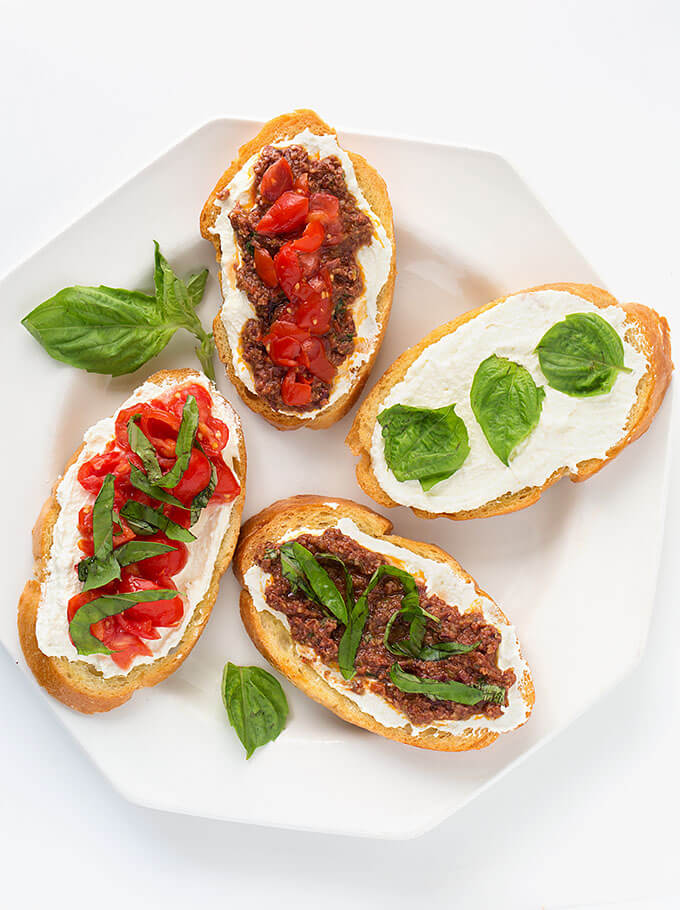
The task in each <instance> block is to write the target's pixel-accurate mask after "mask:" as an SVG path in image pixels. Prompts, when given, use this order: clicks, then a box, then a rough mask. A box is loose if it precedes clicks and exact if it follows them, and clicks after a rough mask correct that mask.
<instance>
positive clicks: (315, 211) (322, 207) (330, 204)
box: [307, 193, 340, 224]
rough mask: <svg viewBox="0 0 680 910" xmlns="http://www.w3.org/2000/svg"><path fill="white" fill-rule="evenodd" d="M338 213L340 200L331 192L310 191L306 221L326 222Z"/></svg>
mask: <svg viewBox="0 0 680 910" xmlns="http://www.w3.org/2000/svg"><path fill="white" fill-rule="evenodd" d="M339 214H340V200H339V199H338V197H337V196H333V195H332V194H331V193H312V195H311V196H310V197H309V214H308V215H307V220H308V221H320V222H321V223H322V224H328V223H329V222H330V221H332V220H333V219H334V218H337V217H338V215H339Z"/></svg>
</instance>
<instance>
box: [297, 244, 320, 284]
mask: <svg viewBox="0 0 680 910" xmlns="http://www.w3.org/2000/svg"><path fill="white" fill-rule="evenodd" d="M298 262H299V263H300V270H301V272H302V277H303V278H310V277H311V276H312V275H316V273H317V272H318V271H319V265H320V264H321V254H320V253H319V251H318V250H314V252H313V253H298Z"/></svg>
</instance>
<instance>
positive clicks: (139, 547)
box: [113, 540, 177, 566]
mask: <svg viewBox="0 0 680 910" xmlns="http://www.w3.org/2000/svg"><path fill="white" fill-rule="evenodd" d="M176 549H177V548H176V547H170V546H168V545H167V544H166V543H160V542H159V541H156V540H130V541H128V542H127V543H124V544H121V545H120V546H119V547H116V549H115V550H114V551H113V555H114V557H115V558H116V560H117V562H118V565H119V566H130V565H132V563H133V562H142V561H143V560H145V559H151V558H152V557H154V556H160V555H161V553H169V552H170V551H171V550H176Z"/></svg>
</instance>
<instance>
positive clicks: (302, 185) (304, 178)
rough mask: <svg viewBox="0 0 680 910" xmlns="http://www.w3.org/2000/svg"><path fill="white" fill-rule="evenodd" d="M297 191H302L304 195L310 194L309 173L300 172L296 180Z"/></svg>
mask: <svg viewBox="0 0 680 910" xmlns="http://www.w3.org/2000/svg"><path fill="white" fill-rule="evenodd" d="M294 189H295V192H296V193H302V195H303V196H309V176H308V175H307V173H304V174H300V176H299V177H298V179H297V180H296V181H295V187H294Z"/></svg>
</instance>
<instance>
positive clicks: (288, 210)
mask: <svg viewBox="0 0 680 910" xmlns="http://www.w3.org/2000/svg"><path fill="white" fill-rule="evenodd" d="M308 211H309V200H308V199H307V197H306V196H301V195H300V193H294V192H293V191H292V190H288V191H287V192H285V193H283V194H282V195H281V196H279V198H278V199H277V200H276V202H275V203H274V204H273V205H272V207H271V208H270V209H269V210H268V211H267V212H265V214H264V215H263V216H262V218H260V220H259V222H258V224H257V227H256V228H255V230H256V231H257V232H258V233H259V234H273V235H275V234H290V233H292V232H293V231H297V230H298V228H301V227H302V225H303V224H304V223H305V219H306V218H307V212H308Z"/></svg>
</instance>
